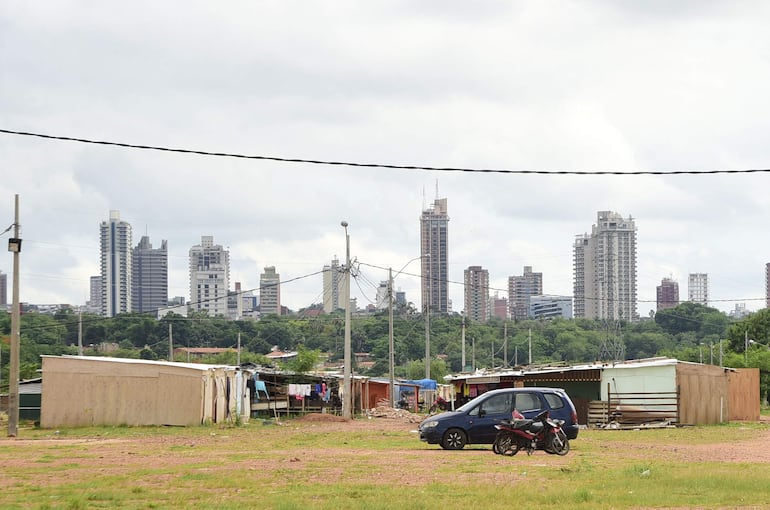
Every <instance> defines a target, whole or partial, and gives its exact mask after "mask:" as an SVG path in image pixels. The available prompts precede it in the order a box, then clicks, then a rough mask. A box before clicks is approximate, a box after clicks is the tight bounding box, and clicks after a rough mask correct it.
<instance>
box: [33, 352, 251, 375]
mask: <svg viewBox="0 0 770 510" xmlns="http://www.w3.org/2000/svg"><path fill="white" fill-rule="evenodd" d="M41 358H68V359H81V360H86V361H99V362H104V363H123V364H136V365H159V366H167V367H184V368H190V369H193V370H200V371H201V372H205V371H208V370H211V369H215V368H230V369H239V370H240V367H235V366H232V365H208V364H206V363H180V362H178V361H156V360H151V359H135V358H110V357H107V356H70V355H64V356H51V355H42V356H41Z"/></svg>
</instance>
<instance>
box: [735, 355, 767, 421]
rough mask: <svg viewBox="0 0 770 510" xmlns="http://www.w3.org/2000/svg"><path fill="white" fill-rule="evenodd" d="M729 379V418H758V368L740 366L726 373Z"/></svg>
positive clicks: (749, 419) (744, 419) (739, 419)
mask: <svg viewBox="0 0 770 510" xmlns="http://www.w3.org/2000/svg"><path fill="white" fill-rule="evenodd" d="M727 376H728V379H729V380H730V391H729V398H728V400H729V402H730V413H729V416H730V420H735V421H758V420H759V406H760V402H759V369H758V368H741V369H736V370H735V371H731V372H729V373H728V374H727Z"/></svg>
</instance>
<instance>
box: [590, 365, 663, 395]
mask: <svg viewBox="0 0 770 510" xmlns="http://www.w3.org/2000/svg"><path fill="white" fill-rule="evenodd" d="M608 384H609V389H610V391H611V392H613V393H660V392H663V393H668V392H676V365H675V364H673V363H671V364H668V365H647V366H645V365H640V366H629V367H624V368H615V367H606V368H604V370H602V381H601V387H600V391H601V399H602V400H604V401H606V400H607V385H608Z"/></svg>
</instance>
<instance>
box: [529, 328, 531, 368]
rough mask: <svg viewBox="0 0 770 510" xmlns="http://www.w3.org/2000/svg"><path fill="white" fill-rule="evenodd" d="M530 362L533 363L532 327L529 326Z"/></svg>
mask: <svg viewBox="0 0 770 510" xmlns="http://www.w3.org/2000/svg"><path fill="white" fill-rule="evenodd" d="M529 364H530V365H531V364H532V328H529Z"/></svg>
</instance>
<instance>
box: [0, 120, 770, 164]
mask: <svg viewBox="0 0 770 510" xmlns="http://www.w3.org/2000/svg"><path fill="white" fill-rule="evenodd" d="M0 133H5V134H8V135H19V136H30V137H35V138H43V139H46V140H60V141H65V142H78V143H87V144H93V145H106V146H112V147H122V148H124V149H141V150H151V151H162V152H174V153H180V154H194V155H198V156H214V157H222V158H237V159H251V160H260V161H276V162H279V163H307V164H312V165H330V166H348V167H357V168H387V169H391V170H420V171H433V172H468V173H494V174H517V175H714V174H751V173H770V168H744V169H732V170H731V169H718V170H630V171H621V170H513V169H506V168H464V167H435V166H422V165H393V164H388V163H360V162H352V161H331V160H321V159H304V158H289V157H280V156H263V155H255V154H239V153H234V152H214V151H206V150H200V149H182V148H178V147H164V146H160V145H141V144H133V143H123V142H113V141H109V140H92V139H89V138H77V137H73V136H60V135H47V134H43V133H32V132H29V131H15V130H11V129H0Z"/></svg>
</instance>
